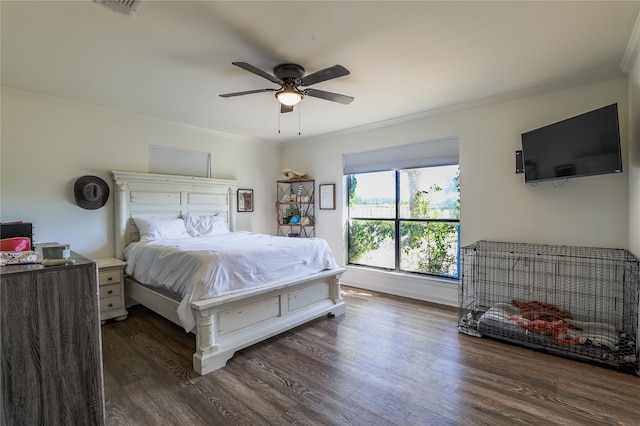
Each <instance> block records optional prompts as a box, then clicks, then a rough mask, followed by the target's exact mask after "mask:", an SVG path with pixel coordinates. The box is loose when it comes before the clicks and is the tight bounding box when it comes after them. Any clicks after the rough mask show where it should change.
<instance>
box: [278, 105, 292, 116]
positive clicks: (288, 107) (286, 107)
mask: <svg viewBox="0 0 640 426" xmlns="http://www.w3.org/2000/svg"><path fill="white" fill-rule="evenodd" d="M291 111H293V105H285V104H280V114H284V113H285V112H291Z"/></svg>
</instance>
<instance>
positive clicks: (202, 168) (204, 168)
mask: <svg viewBox="0 0 640 426" xmlns="http://www.w3.org/2000/svg"><path fill="white" fill-rule="evenodd" d="M149 173H161V174H167V175H181V176H197V177H206V178H209V177H211V154H210V153H208V152H201V151H189V150H186V149H179V148H171V147H168V146H159V145H149Z"/></svg>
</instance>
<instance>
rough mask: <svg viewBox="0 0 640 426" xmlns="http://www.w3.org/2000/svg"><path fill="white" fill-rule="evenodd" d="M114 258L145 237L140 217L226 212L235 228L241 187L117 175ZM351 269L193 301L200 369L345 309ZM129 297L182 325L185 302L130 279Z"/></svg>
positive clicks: (227, 183) (167, 177)
mask: <svg viewBox="0 0 640 426" xmlns="http://www.w3.org/2000/svg"><path fill="white" fill-rule="evenodd" d="M112 177H113V181H114V193H115V213H114V225H115V226H114V227H115V257H116V258H118V259H124V255H123V251H124V249H125V247H126V246H127V245H128V244H129V243H130V242H133V241H137V240H138V239H139V235H138V230H137V228H136V226H135V223H134V221H133V220H132V218H133V217H143V218H144V217H146V218H151V217H153V218H166V219H170V218H176V217H180V216H183V215H185V214H187V213H190V214H196V215H211V214H221V213H222V214H226V216H227V222H228V225H229V229H231V230H235V220H236V212H235V210H236V209H235V206H236V202H237V198H236V197H237V190H238V182H237V181H235V180H226V179H208V178H198V177H187V176H173V175H160V174H148V173H135V172H120V171H113V172H112ZM344 272H345V269H344V268H337V269H331V270H325V271H321V272H318V273H316V274H312V275H309V276H307V277H304V278H299V279H293V280H287V279H284V280H283V281H281V282H278V283H274V284H271V285H268V286H264V287H257V288H253V289H249V290H247V291H245V292H241V293H237V294H231V295H223V296H218V297H214V298H211V299H206V300H199V301H196V302H193V303H191V309H192V311H193V312H194V315H195V318H196V326H195V328H194V330H193V332H194V333H195V335H196V351H195V353H194V354H193V369H194V370H195V371H196V372H198V373H199V374H207V373H210V372H212V371H214V370H217V369H219V368H221V367H224V366H225V365H226V363H227V361H228V360H229V359H230V358H231V357H232V356H233V354H234V353H235V352H236V351H238V350H240V349H243V348H246V347H247V346H251V345H253V344H254V343H257V342H260V341H262V340H265V339H268V338H270V337H272V336H275V335H277V334H279V333H282V332H284V331H286V330H289V329H291V328H294V327H297V326H298V325H301V324H304V323H306V322H308V321H310V320H312V319H315V318H319V317H321V316H324V315H329V316H337V315H341V314H343V313H344V312H345V306H344V301H343V299H342V296H341V295H340V278H341V276H342V274H343V273H344ZM125 295H126V296H128V297H130V298H131V299H133V300H134V301H136V302H138V303H140V304H142V305H144V306H146V307H147V308H149V309H151V310H152V311H154V312H156V313H158V314H159V315H162V316H163V317H165V318H167V319H169V320H170V321H172V322H174V323H176V324H178V325H181V324H180V321H179V319H178V314H177V308H178V305H179V303H180V301H179V300H176V299H175V298H173V297H171V296H169V295H166V294H161V293H159V292H157V291H155V290H153V289H151V288H150V287H147V286H144V285H142V284H140V283H138V282H136V281H135V280H134V279H132V278H131V277H125Z"/></svg>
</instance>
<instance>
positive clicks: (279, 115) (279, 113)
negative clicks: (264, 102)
mask: <svg viewBox="0 0 640 426" xmlns="http://www.w3.org/2000/svg"><path fill="white" fill-rule="evenodd" d="M281 116H282V113H281V112H280V104H278V134H280V117H281Z"/></svg>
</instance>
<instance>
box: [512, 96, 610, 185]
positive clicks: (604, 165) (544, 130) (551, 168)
mask: <svg viewBox="0 0 640 426" xmlns="http://www.w3.org/2000/svg"><path fill="white" fill-rule="evenodd" d="M522 159H523V162H524V181H525V183H532V182H540V181H545V180H554V179H567V178H575V177H581V176H593V175H602V174H607V173H620V172H622V156H621V153H620V128H619V126H618V104H613V105H609V106H606V107H603V108H599V109H596V110H594V111H590V112H587V113H584V114H581V115H578V116H576V117H572V118H568V119H566V120H563V121H559V122H557V123H553V124H550V125H548V126H545V127H541V128H539V129H536V130H531V131H530V132H526V133H523V134H522Z"/></svg>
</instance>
